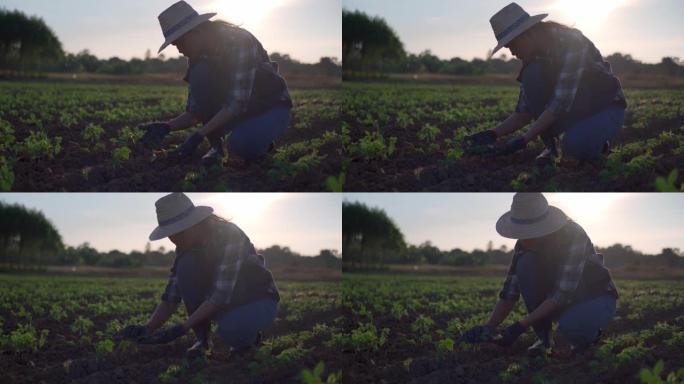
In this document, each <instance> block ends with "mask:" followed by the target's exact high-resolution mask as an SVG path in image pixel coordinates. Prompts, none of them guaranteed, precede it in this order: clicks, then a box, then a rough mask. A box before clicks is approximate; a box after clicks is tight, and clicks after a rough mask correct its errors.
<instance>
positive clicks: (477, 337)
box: [461, 325, 493, 344]
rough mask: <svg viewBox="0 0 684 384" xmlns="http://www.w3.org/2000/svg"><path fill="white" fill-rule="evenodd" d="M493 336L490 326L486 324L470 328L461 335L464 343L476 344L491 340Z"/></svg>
mask: <svg viewBox="0 0 684 384" xmlns="http://www.w3.org/2000/svg"><path fill="white" fill-rule="evenodd" d="M492 337H493V334H492V328H491V327H489V326H486V325H478V326H476V327H473V328H470V329H469V330H467V331H465V332H464V333H463V335H461V341H462V342H464V343H470V344H476V343H484V342H487V341H491V340H492Z"/></svg>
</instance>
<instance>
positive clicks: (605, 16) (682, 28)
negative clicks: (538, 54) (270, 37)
mask: <svg viewBox="0 0 684 384" xmlns="http://www.w3.org/2000/svg"><path fill="white" fill-rule="evenodd" d="M516 2H517V3H518V4H519V5H520V6H522V7H523V8H524V9H525V10H526V11H527V12H528V13H530V14H532V15H536V14H542V13H547V14H549V16H548V17H547V18H546V20H553V21H557V22H561V23H564V24H567V25H573V26H575V27H576V28H579V29H580V30H581V31H582V32H583V33H584V34H585V35H586V36H587V37H588V38H589V39H591V40H592V41H593V42H594V44H595V45H596V47H597V48H598V49H599V50H600V51H601V53H602V54H603V55H604V56H608V55H610V54H612V53H615V52H620V53H623V54H631V55H632V57H634V58H635V59H637V60H641V61H644V62H648V63H656V62H660V60H661V58H663V57H665V56H674V57H679V58H681V59H684V23H683V22H682V19H681V16H682V15H684V1H682V0H517V1H516ZM509 3H510V0H477V1H473V0H421V1H417V0H342V6H343V7H344V8H345V9H348V10H350V11H354V10H360V11H363V12H365V13H367V14H368V15H370V16H381V17H382V18H384V19H385V20H386V21H387V22H388V24H389V25H390V26H391V27H392V28H393V29H394V30H395V32H396V33H397V35H398V36H399V38H400V39H401V41H402V42H403V43H404V48H405V49H406V50H407V51H408V52H410V53H420V52H422V51H424V50H426V49H430V50H431V51H432V53H433V54H436V55H437V56H439V57H441V58H442V59H450V58H453V57H460V58H462V59H468V60H470V59H472V58H474V57H478V58H485V56H486V54H487V51H488V50H490V49H492V48H494V47H495V46H496V39H495V38H494V33H493V32H492V29H491V26H490V24H489V19H490V18H491V16H493V15H494V14H495V13H496V12H498V11H499V10H500V9H501V8H503V7H505V6H506V5H508V4H509ZM500 52H503V53H505V54H506V55H508V56H509V57H510V52H509V51H508V50H507V49H502V51H500ZM498 56H499V53H497V57H498Z"/></svg>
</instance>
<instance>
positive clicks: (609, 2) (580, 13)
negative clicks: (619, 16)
mask: <svg viewBox="0 0 684 384" xmlns="http://www.w3.org/2000/svg"><path fill="white" fill-rule="evenodd" d="M629 1H630V0H599V1H597V0H559V1H557V2H556V3H554V4H553V5H552V6H551V7H550V9H551V11H552V12H551V18H553V16H554V12H553V11H558V12H560V13H559V14H558V16H557V17H558V18H559V19H558V20H556V21H560V22H563V23H565V24H568V25H571V26H574V27H575V28H578V29H580V30H582V31H583V32H587V33H588V32H595V31H598V30H599V29H601V28H602V27H604V26H605V24H606V22H607V19H608V17H609V16H610V14H611V13H612V12H613V11H615V10H616V9H618V8H620V7H622V6H625V5H626V4H627V3H628V2H629Z"/></svg>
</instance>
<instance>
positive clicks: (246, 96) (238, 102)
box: [186, 27, 291, 117]
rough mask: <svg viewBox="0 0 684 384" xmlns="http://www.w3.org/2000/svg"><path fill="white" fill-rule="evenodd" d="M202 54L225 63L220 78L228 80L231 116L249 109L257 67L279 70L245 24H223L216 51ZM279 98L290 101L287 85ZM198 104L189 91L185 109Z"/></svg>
mask: <svg viewBox="0 0 684 384" xmlns="http://www.w3.org/2000/svg"><path fill="white" fill-rule="evenodd" d="M202 58H203V59H206V58H210V59H216V60H218V62H220V63H221V64H222V65H221V67H222V68H225V69H226V71H225V76H226V78H225V79H218V80H217V81H219V82H225V84H226V85H227V87H226V88H227V89H226V90H225V94H224V97H225V99H224V101H223V109H225V110H228V111H229V112H230V116H232V117H238V116H240V115H243V114H244V113H246V112H247V107H248V105H249V101H250V98H251V97H252V90H253V88H254V81H255V77H256V72H257V68H258V67H261V68H264V69H265V70H267V71H272V72H275V73H276V74H277V69H276V68H275V67H274V66H273V63H272V62H271V61H270V59H269V57H268V53H267V52H266V51H265V50H264V49H263V47H262V46H261V43H259V41H258V40H257V39H256V38H255V37H254V36H253V35H252V34H251V33H249V32H248V31H247V30H245V29H242V28H235V27H226V28H223V29H222V30H221V36H220V38H219V40H218V41H217V42H216V43H215V46H214V48H213V51H212V52H211V53H209V54H207V55H203V56H202ZM191 65H192V64H191ZM186 78H188V76H186ZM278 100H279V101H283V102H291V99H290V94H289V91H288V90H287V87H286V88H285V89H284V90H283V91H282V92H281V94H280V95H279V97H278ZM196 104H197V103H196V101H195V98H194V97H193V95H192V92H190V93H189V94H188V103H187V108H186V109H187V110H188V111H194V110H197V109H198V108H197V107H196Z"/></svg>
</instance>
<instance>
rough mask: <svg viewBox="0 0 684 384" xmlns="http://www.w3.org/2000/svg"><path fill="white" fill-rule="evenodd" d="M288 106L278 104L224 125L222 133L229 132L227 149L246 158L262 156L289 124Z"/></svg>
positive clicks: (252, 158) (251, 158) (253, 158)
mask: <svg viewBox="0 0 684 384" xmlns="http://www.w3.org/2000/svg"><path fill="white" fill-rule="evenodd" d="M290 116H291V114H290V108H288V107H285V106H278V107H275V108H273V109H271V110H269V111H268V112H266V113H263V114H261V115H258V116H254V117H251V118H248V119H246V120H243V121H240V122H238V123H234V124H229V125H228V126H226V127H225V128H224V130H223V132H222V134H224V135H225V134H227V133H229V132H230V137H229V138H228V151H229V152H230V153H232V154H235V155H237V156H240V157H242V158H243V159H246V160H255V159H258V158H259V157H262V156H264V155H265V154H266V153H267V152H268V149H269V147H270V146H271V143H272V142H274V141H275V140H276V139H277V138H278V137H280V135H282V134H283V132H285V129H286V128H287V127H288V125H289V124H290Z"/></svg>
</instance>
